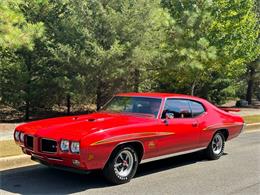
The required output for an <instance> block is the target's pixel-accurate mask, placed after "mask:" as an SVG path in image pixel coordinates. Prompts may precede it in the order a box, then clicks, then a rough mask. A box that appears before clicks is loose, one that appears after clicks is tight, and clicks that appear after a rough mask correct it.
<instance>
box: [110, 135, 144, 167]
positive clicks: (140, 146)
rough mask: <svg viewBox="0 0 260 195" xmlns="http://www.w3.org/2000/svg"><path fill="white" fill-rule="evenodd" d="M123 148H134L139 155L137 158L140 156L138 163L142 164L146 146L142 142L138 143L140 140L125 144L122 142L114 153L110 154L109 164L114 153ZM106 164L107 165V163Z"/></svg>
mask: <svg viewBox="0 0 260 195" xmlns="http://www.w3.org/2000/svg"><path fill="white" fill-rule="evenodd" d="M123 146H132V147H133V148H134V149H135V151H136V153H137V156H138V161H139V162H140V161H141V160H142V157H143V155H144V145H143V143H142V142H141V141H138V140H131V141H125V142H120V143H118V144H117V145H116V146H115V147H114V149H113V150H112V152H111V153H110V155H109V158H108V160H107V162H108V161H109V160H110V158H111V156H112V154H113V153H114V152H116V151H117V150H118V149H119V148H120V147H123ZM107 162H106V163H107Z"/></svg>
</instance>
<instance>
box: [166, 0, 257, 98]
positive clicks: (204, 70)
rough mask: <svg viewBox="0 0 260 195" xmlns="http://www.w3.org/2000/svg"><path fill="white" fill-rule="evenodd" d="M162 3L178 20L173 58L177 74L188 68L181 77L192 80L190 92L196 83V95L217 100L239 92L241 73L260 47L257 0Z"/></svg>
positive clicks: (172, 63)
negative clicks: (259, 43)
mask: <svg viewBox="0 0 260 195" xmlns="http://www.w3.org/2000/svg"><path fill="white" fill-rule="evenodd" d="M162 4H163V6H165V7H167V8H168V9H169V10H170V13H171V16H172V17H173V19H174V20H175V21H176V24H175V25H174V27H173V33H172V36H171V37H172V40H171V42H172V46H171V47H170V49H171V51H172V56H173V57H172V59H171V60H170V61H169V64H171V67H173V69H175V70H177V72H178V73H174V74H177V75H180V74H183V71H184V72H185V74H184V75H186V76H184V77H181V78H180V82H181V83H183V84H184V85H186V87H185V88H187V87H188V86H190V88H191V94H194V89H195V91H196V94H197V95H200V96H202V97H205V98H207V99H209V100H211V101H213V102H216V103H220V102H221V101H222V100H224V99H226V98H227V97H230V96H235V94H236V91H237V90H238V89H239V87H240V85H239V84H238V82H237V78H239V77H241V76H242V75H243V74H244V73H245V71H246V66H245V64H246V63H247V62H250V61H251V60H253V59H255V58H256V56H257V55H256V54H257V53H259V45H258V46H257V45H256V44H255V43H256V39H257V36H258V30H257V29H258V27H257V18H256V14H255V12H254V2H253V0H250V1H242V0H241V1H231V2H227V1H224V0H217V1H186V0H183V1H171V0H164V1H162ZM179 37H180V38H179ZM179 43H180V44H179ZM180 67H181V68H180ZM175 81H176V80H175ZM177 82H178V81H177ZM182 88H183V87H182ZM179 92H183V91H179ZM184 92H187V91H184Z"/></svg>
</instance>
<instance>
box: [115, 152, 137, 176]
mask: <svg viewBox="0 0 260 195" xmlns="http://www.w3.org/2000/svg"><path fill="white" fill-rule="evenodd" d="M133 164H134V157H133V154H132V153H131V152H130V151H128V150H123V151H121V152H120V153H119V154H118V155H117V156H116V160H115V164H114V170H115V174H116V175H117V176H119V177H126V176H128V175H129V174H130V173H131V171H132V169H133Z"/></svg>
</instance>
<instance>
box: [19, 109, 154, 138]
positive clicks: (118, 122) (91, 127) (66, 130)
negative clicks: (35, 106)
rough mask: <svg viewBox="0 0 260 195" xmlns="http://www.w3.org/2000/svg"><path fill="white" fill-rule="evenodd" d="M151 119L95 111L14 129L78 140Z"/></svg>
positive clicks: (46, 136)
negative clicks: (92, 134) (99, 132)
mask: <svg viewBox="0 0 260 195" xmlns="http://www.w3.org/2000/svg"><path fill="white" fill-rule="evenodd" d="M153 120H154V118H153V117H149V116H145V117H144V116H141V115H140V116H138V115H130V114H117V113H104V112H103V113H102V112H97V113H93V114H87V115H79V116H68V117H58V118H51V119H45V120H39V121H33V122H29V123H26V124H22V125H20V126H18V127H17V128H16V129H17V130H21V131H24V132H25V133H26V134H30V135H34V136H38V137H45V138H52V139H60V138H63V139H75V140H79V139H80V138H82V137H84V136H86V135H88V134H91V133H95V132H97V131H101V130H106V129H111V128H117V127H123V126H129V125H135V124H139V123H145V122H150V121H153Z"/></svg>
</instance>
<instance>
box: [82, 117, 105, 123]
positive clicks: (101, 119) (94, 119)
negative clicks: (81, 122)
mask: <svg viewBox="0 0 260 195" xmlns="http://www.w3.org/2000/svg"><path fill="white" fill-rule="evenodd" d="M104 120H105V118H89V119H87V120H86V121H88V122H101V121H104Z"/></svg>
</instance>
